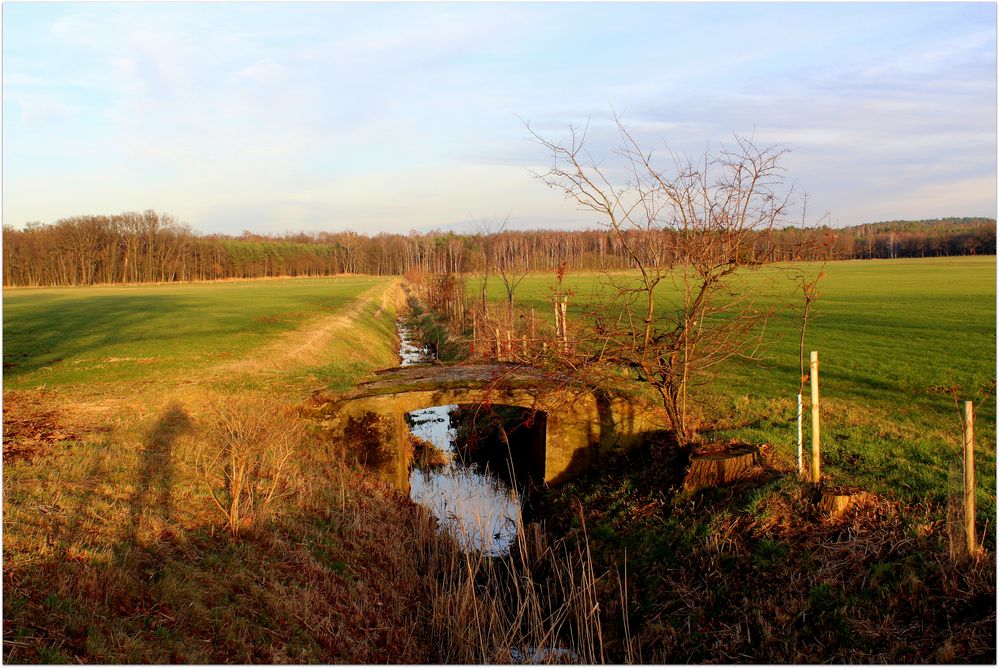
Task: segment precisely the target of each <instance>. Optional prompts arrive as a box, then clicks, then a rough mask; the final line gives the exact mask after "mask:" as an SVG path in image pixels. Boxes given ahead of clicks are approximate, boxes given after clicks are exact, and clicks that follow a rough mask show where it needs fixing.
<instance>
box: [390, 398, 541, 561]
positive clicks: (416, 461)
mask: <svg viewBox="0 0 999 668" xmlns="http://www.w3.org/2000/svg"><path fill="white" fill-rule="evenodd" d="M406 422H407V423H408V424H409V426H410V432H411V434H412V435H413V436H414V437H415V438H413V439H411V443H412V445H413V447H412V448H411V455H410V475H409V483H410V484H409V487H410V498H412V499H413V501H415V502H416V503H419V504H421V505H424V506H426V507H427V508H429V509H430V510H431V512H432V513H433V514H434V515H435V516H436V517H437V519H438V521H439V522H440V523H441V524H442V525H443V526H444V527H445V528H446V529H448V530H450V531H451V532H452V533H453V534H455V535H456V536H457V537H458V539H459V540H460V541H461V542H462V543H463V544H464V545H465V546H466V547H468V548H474V549H477V550H480V551H483V552H485V553H488V554H503V553H505V552H506V551H508V550H509V548H510V546H511V545H512V544H513V543H514V542H515V541H516V539H517V530H518V526H519V524H520V522H521V518H522V512H523V510H524V508H523V505H524V502H525V501H526V499H527V498H528V492H529V490H530V488H531V487H532V486H533V485H536V484H541V483H543V482H544V476H545V438H546V424H547V416H546V414H545V413H544V412H541V411H533V410H530V409H525V408H521V407H518V406H498V405H490V406H483V405H480V404H467V405H466V404H461V405H458V404H451V405H447V406H434V407H430V408H424V409H420V410H415V411H411V412H409V413H408V414H407V415H406Z"/></svg>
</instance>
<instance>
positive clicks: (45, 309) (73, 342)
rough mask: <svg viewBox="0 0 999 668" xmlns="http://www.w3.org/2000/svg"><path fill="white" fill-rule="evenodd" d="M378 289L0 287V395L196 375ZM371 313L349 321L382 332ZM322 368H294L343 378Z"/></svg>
mask: <svg viewBox="0 0 999 668" xmlns="http://www.w3.org/2000/svg"><path fill="white" fill-rule="evenodd" d="M387 284H388V281H387V279H384V278H373V277H347V278H336V279H297V280H293V279H289V280H273V281H240V282H225V283H211V284H209V283H202V284H197V283H195V284H186V285H171V286H141V287H98V288H79V289H41V290H5V291H4V303H3V318H4V322H3V339H4V346H3V362H4V374H3V377H4V389H5V390H9V389H23V388H29V387H37V386H42V385H44V386H46V387H49V388H51V387H58V386H65V385H78V384H104V383H112V382H119V383H128V382H136V381H149V380H151V379H155V380H157V381H167V380H171V379H177V378H178V377H180V376H184V375H192V374H193V375H198V374H201V373H202V372H203V371H204V370H205V369H207V368H211V367H212V366H214V365H220V364H224V363H226V362H234V361H237V360H240V359H242V358H245V357H247V356H252V355H253V353H254V351H257V350H259V349H260V348H261V347H262V346H264V345H266V344H268V343H271V342H274V341H275V340H277V339H278V338H279V337H280V336H281V335H282V334H285V333H287V332H291V331H293V330H295V329H297V328H299V327H302V326H303V325H305V324H306V323H307V322H308V321H310V320H314V319H317V318H322V317H324V316H325V317H328V316H334V315H336V314H337V313H338V312H340V311H342V310H343V309H345V308H347V307H348V306H349V305H351V303H352V302H353V301H354V300H355V299H357V297H358V296H359V295H361V294H363V293H365V292H366V291H369V290H377V289H379V287H384V286H385V285H387ZM373 313H374V311H373V310H371V309H368V310H367V311H365V312H364V313H362V314H359V317H358V320H365V321H366V322H364V323H362V324H364V325H366V326H368V327H370V328H377V329H384V328H385V327H386V321H384V319H383V321H382V322H379V323H376V322H374V320H373V319H372V315H373ZM384 333H385V332H379V334H384ZM379 338H381V337H379ZM388 338H389V342H391V336H389V337H388ZM383 347H384V346H382V345H379V342H377V341H375V342H373V350H374V351H375V352H376V353H377V356H378V357H379V358H380V359H377V360H374V361H375V363H376V364H377V363H382V364H384V363H385V359H383V357H384V355H382V353H383V352H384V351H383V350H381V348H383ZM353 361H357V360H353ZM325 362H327V361H324V360H321V359H315V360H306V361H305V364H303V365H300V366H312V367H315V366H319V365H320V363H323V364H322V366H323V367H324V368H325V370H324V371H321V372H320V373H321V374H324V375H325V377H326V380H328V381H331V382H333V383H334V384H343V383H344V382H346V381H347V380H349V379H347V378H344V379H339V380H340V381H342V382H339V381H338V379H337V378H336V374H335V373H334V372H335V369H334V368H331V367H329V364H326V363H325ZM362 366H363V364H362Z"/></svg>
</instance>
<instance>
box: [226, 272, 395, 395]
mask: <svg viewBox="0 0 999 668" xmlns="http://www.w3.org/2000/svg"><path fill="white" fill-rule="evenodd" d="M401 288H402V283H401V280H400V279H395V280H392V281H389V282H388V283H386V284H385V285H376V286H375V287H373V288H371V289H369V290H366V291H365V292H362V293H361V294H360V295H358V296H357V297H356V298H355V299H354V301H353V302H352V303H351V304H350V306H348V307H347V309H346V310H343V311H340V312H338V313H335V314H333V315H329V316H324V317H321V318H317V319H315V320H311V321H309V322H307V323H306V324H305V325H303V326H302V327H299V328H298V329H295V330H292V331H290V332H285V333H284V334H282V335H281V336H280V337H278V338H277V340H275V341H273V342H271V343H268V344H266V345H264V346H263V347H261V348H258V349H257V350H255V351H253V352H252V353H251V356H250V357H248V358H245V359H241V360H236V361H232V362H224V363H222V364H218V365H215V366H213V367H209V369H208V370H207V371H206V374H207V375H208V376H209V377H217V376H220V375H226V374H233V373H240V374H245V373H250V374H253V373H267V372H273V371H278V370H282V369H287V368H288V367H289V366H294V365H298V364H307V363H309V362H310V361H313V360H315V359H317V358H318V357H319V356H320V355H322V352H323V350H325V349H326V348H327V347H328V346H329V344H330V343H331V342H332V341H333V339H334V338H335V337H336V336H337V335H338V334H339V333H341V332H343V331H344V330H346V329H348V328H349V327H351V326H352V325H353V324H354V321H355V320H357V318H358V317H359V316H360V315H361V313H363V312H364V309H365V308H367V307H368V306H369V305H370V304H371V303H372V302H378V303H379V305H378V310H377V311H376V312H375V313H376V315H379V314H381V313H382V311H384V310H385V309H387V308H388V307H389V306H390V305H391V304H392V303H394V302H396V303H397V301H398V294H401Z"/></svg>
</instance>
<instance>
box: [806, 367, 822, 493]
mask: <svg viewBox="0 0 999 668" xmlns="http://www.w3.org/2000/svg"><path fill="white" fill-rule="evenodd" d="M808 375H809V377H810V378H811V380H812V482H813V483H815V484H818V483H819V480H820V479H821V477H822V475H821V471H820V463H819V462H820V459H821V458H820V455H819V351H817V350H813V351H812V359H811V364H810V365H809V372H808Z"/></svg>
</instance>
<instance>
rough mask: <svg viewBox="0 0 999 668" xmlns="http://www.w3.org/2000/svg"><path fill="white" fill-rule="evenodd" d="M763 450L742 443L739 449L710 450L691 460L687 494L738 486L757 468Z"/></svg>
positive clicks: (736, 446)
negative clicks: (743, 478) (741, 480)
mask: <svg viewBox="0 0 999 668" xmlns="http://www.w3.org/2000/svg"><path fill="white" fill-rule="evenodd" d="M759 454H760V451H759V448H757V447H756V446H755V445H748V444H745V443H740V444H736V445H720V444H719V445H717V446H709V447H708V448H704V449H701V450H699V451H696V452H694V453H693V454H692V455H691V456H690V468H689V469H688V470H687V476H686V478H684V481H683V488H684V490H685V491H687V492H696V491H697V490H700V489H704V488H706V487H718V486H720V485H728V484H731V483H732V482H735V481H736V480H738V479H739V478H740V477H742V476H743V475H744V474H745V473H747V472H748V471H749V470H750V469H752V468H753V467H755V466H756V464H757V463H758V458H759Z"/></svg>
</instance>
